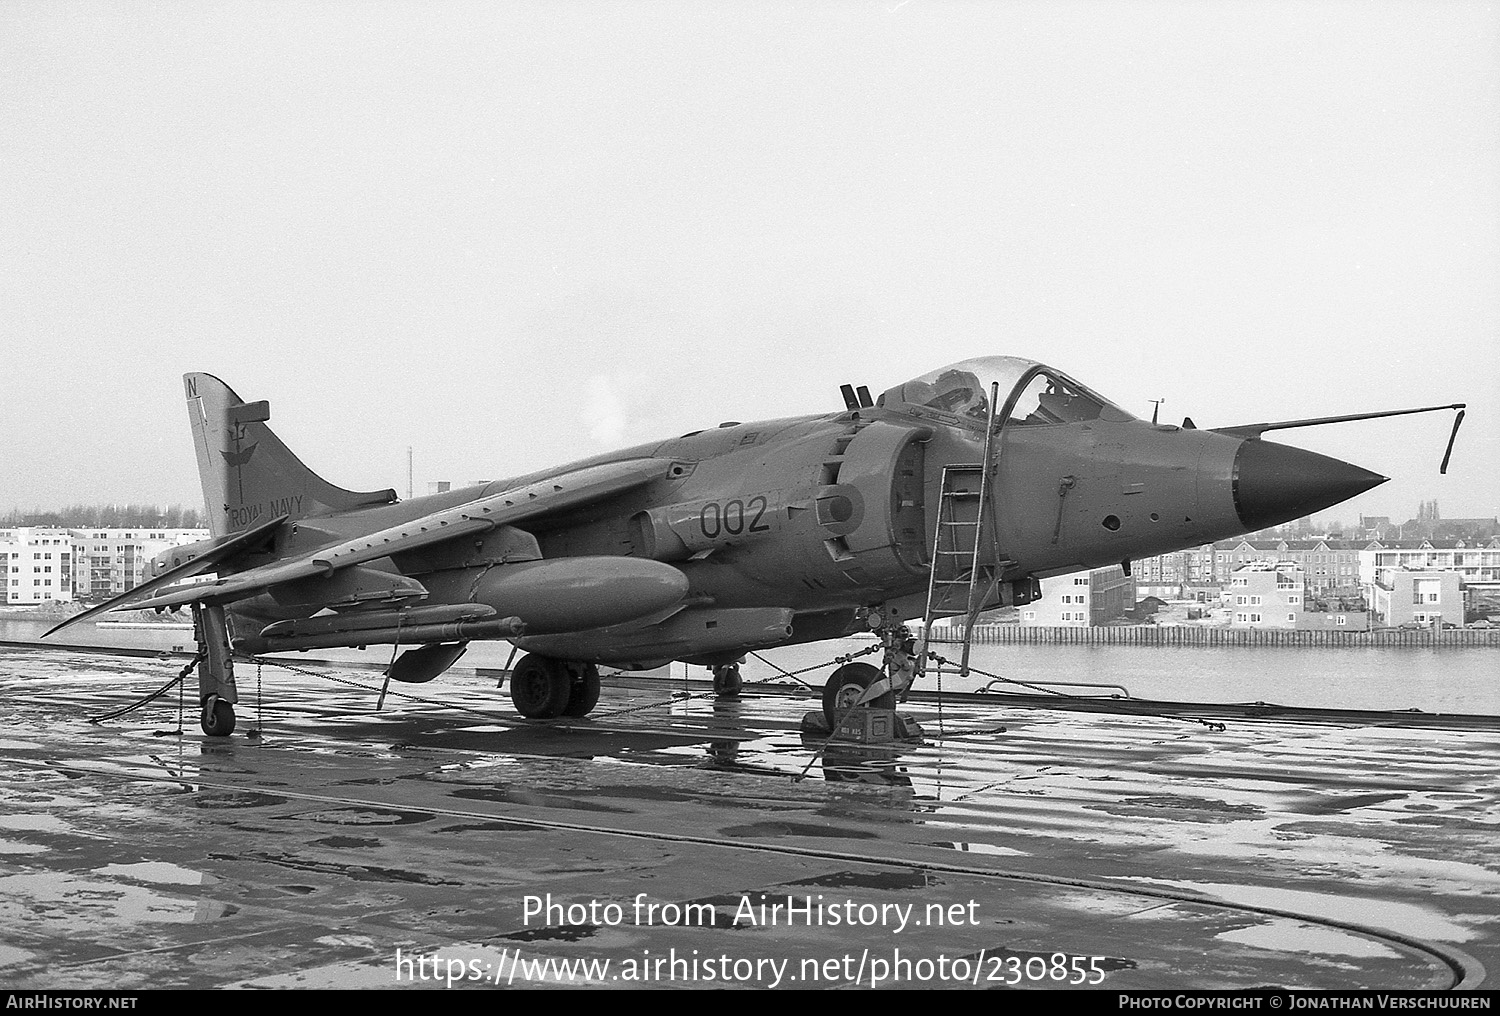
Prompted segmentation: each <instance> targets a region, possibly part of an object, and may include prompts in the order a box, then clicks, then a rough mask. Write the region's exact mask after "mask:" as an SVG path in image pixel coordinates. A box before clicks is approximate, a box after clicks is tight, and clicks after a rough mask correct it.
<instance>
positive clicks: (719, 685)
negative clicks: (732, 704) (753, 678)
mask: <svg viewBox="0 0 1500 1016" xmlns="http://www.w3.org/2000/svg"><path fill="white" fill-rule="evenodd" d="M713 671H714V698H717V699H737V698H739V697H740V689H741V688H743V687H744V686H745V682H744V681H742V680H741V679H740V665H739V664H738V663H731V664H729V665H728V666H723V667H714V668H713Z"/></svg>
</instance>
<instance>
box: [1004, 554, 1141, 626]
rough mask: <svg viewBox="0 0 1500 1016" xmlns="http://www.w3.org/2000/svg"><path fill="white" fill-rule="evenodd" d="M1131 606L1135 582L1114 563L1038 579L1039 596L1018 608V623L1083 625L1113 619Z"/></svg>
mask: <svg viewBox="0 0 1500 1016" xmlns="http://www.w3.org/2000/svg"><path fill="white" fill-rule="evenodd" d="M1131 570H1132V571H1134V569H1131ZM1134 606H1135V583H1134V582H1133V581H1132V580H1131V577H1130V576H1128V575H1126V574H1125V570H1124V569H1123V568H1121V567H1120V566H1119V565H1117V564H1116V565H1110V566H1109V567H1108V568H1095V569H1093V570H1092V571H1082V572H1073V573H1071V574H1068V575H1056V576H1053V577H1052V578H1046V579H1042V597H1041V599H1039V600H1033V601H1032V602H1030V603H1028V604H1025V605H1024V606H1022V607H1021V624H1023V625H1054V626H1056V625H1061V626H1067V627H1075V628H1086V627H1088V626H1090V625H1102V624H1109V623H1110V622H1112V621H1116V620H1118V619H1120V618H1121V617H1124V615H1125V612H1126V611H1127V610H1130V609H1131V608H1133V607H1134Z"/></svg>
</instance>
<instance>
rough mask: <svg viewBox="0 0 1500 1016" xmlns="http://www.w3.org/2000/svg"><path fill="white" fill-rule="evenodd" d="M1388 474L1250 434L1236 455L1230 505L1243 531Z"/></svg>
mask: <svg viewBox="0 0 1500 1016" xmlns="http://www.w3.org/2000/svg"><path fill="white" fill-rule="evenodd" d="M1388 479H1390V478H1389V477H1386V476H1381V475H1380V474H1379V473H1372V472H1370V471H1369V470H1368V469H1362V468H1360V467H1359V466H1355V465H1351V464H1349V463H1348V462H1343V461H1340V460H1339V459H1335V458H1330V457H1329V456H1327V455H1319V454H1318V453H1317V452H1309V451H1305V450H1303V449H1301V448H1293V447H1291V446H1290V445H1280V444H1273V443H1271V442H1268V441H1262V440H1260V439H1259V438H1253V439H1250V440H1247V441H1242V442H1241V443H1240V447H1239V449H1238V451H1236V452H1235V455H1234V479H1233V481H1232V483H1231V490H1232V491H1233V494H1234V510H1235V512H1236V513H1237V514H1238V515H1239V517H1240V522H1242V523H1243V524H1244V526H1245V529H1246V530H1247V531H1251V532H1253V531H1254V530H1257V529H1266V528H1268V527H1270V526H1277V525H1280V524H1281V523H1283V522H1290V521H1291V520H1293V519H1300V518H1302V517H1304V516H1307V515H1311V514H1312V513H1313V512H1316V511H1321V510H1322V509H1324V508H1327V507H1329V506H1330V505H1336V504H1338V503H1339V502H1340V501H1347V500H1349V498H1351V497H1353V496H1355V495H1356V494H1362V493H1364V492H1365V491H1367V490H1369V489H1370V488H1371V487H1376V486H1379V485H1380V484H1382V483H1384V482H1385V481H1386V480H1388Z"/></svg>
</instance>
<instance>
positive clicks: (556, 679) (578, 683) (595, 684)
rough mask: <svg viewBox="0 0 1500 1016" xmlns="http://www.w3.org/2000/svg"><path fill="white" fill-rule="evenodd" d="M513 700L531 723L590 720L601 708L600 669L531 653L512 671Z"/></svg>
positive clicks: (586, 664)
mask: <svg viewBox="0 0 1500 1016" xmlns="http://www.w3.org/2000/svg"><path fill="white" fill-rule="evenodd" d="M510 700H511V702H512V703H514V704H515V707H516V712H518V713H520V714H521V715H522V716H524V717H526V718H527V719H528V720H553V719H556V718H557V717H559V716H569V717H573V718H575V719H577V718H579V717H583V716H587V715H588V714H589V713H591V712H592V711H593V709H594V706H596V705H598V704H599V668H598V667H596V666H594V665H593V664H592V663H576V662H573V661H571V660H559V659H555V658H553V657H551V656H539V655H537V654H536V653H527V654H526V655H525V656H523V657H521V662H520V663H518V664H516V669H515V670H513V671H511V675H510Z"/></svg>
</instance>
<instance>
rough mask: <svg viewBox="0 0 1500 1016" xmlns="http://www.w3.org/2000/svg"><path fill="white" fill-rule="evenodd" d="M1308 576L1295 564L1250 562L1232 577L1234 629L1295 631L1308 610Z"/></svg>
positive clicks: (1229, 597)
mask: <svg viewBox="0 0 1500 1016" xmlns="http://www.w3.org/2000/svg"><path fill="white" fill-rule="evenodd" d="M1305 581H1306V576H1304V574H1303V572H1302V569H1301V567H1300V566H1298V564H1297V563H1296V562H1295V561H1251V562H1248V563H1246V564H1243V565H1240V566H1239V567H1238V568H1236V569H1235V570H1234V571H1233V572H1232V573H1231V574H1230V576H1229V585H1228V586H1226V587H1225V590H1224V598H1225V599H1226V600H1227V601H1228V603H1227V604H1226V605H1227V606H1228V607H1230V608H1231V611H1232V613H1231V614H1230V615H1229V626H1230V627H1231V628H1296V627H1297V618H1298V617H1300V616H1301V614H1302V612H1303V611H1304V610H1305V609H1306V605H1305V603H1304V598H1305V594H1304V592H1303V589H1304V586H1305Z"/></svg>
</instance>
